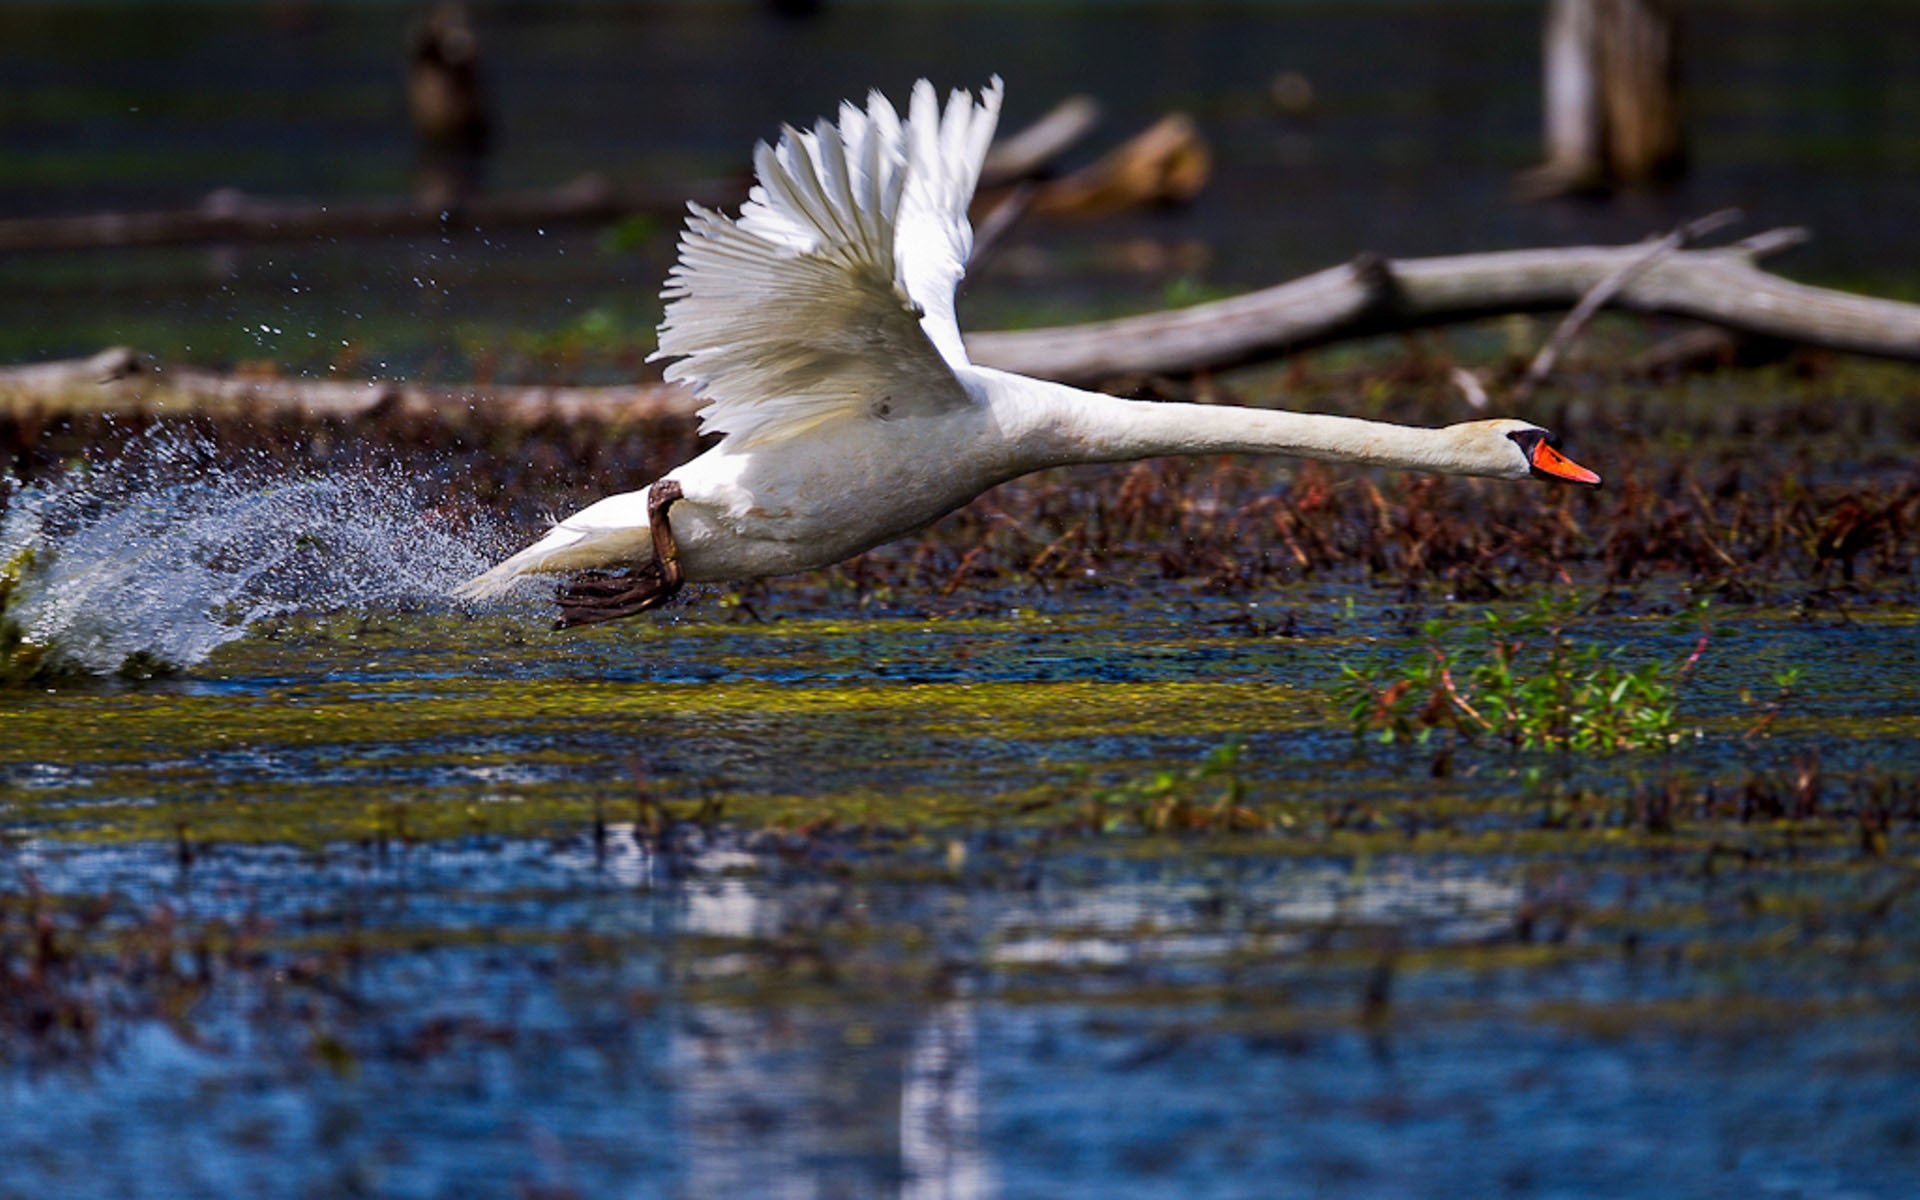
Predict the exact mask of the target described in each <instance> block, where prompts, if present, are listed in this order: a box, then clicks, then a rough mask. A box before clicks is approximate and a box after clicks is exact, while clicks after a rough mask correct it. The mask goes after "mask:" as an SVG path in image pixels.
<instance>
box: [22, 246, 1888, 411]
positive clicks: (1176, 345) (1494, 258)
mask: <svg viewBox="0 0 1920 1200" xmlns="http://www.w3.org/2000/svg"><path fill="white" fill-rule="evenodd" d="M1801 236H1803V235H1801V234H1799V233H1798V231H1791V230H1775V231H1773V232H1771V233H1766V234H1761V235H1759V236H1757V237H1753V238H1749V239H1747V240H1746V241H1743V242H1740V243H1737V244H1735V245H1733V246H1730V247H1725V248H1721V249H1714V250H1675V251H1672V252H1671V253H1668V254H1666V255H1665V256H1664V257H1657V258H1655V259H1653V260H1652V261H1649V258H1650V256H1649V253H1648V251H1649V244H1648V243H1640V244H1637V245H1631V246H1599V247H1571V248H1564V249H1550V250H1510V251H1501V252H1497V253H1492V254H1468V255H1460V256H1457V257H1451V258H1422V259H1404V260H1399V261H1388V260H1385V259H1379V258H1366V259H1362V260H1357V261H1355V262H1353V263H1350V264H1347V265H1344V266H1340V267H1334V268H1332V269H1330V270H1326V271H1321V272H1319V273H1317V274H1314V275H1309V276H1306V277H1305V278H1303V279H1297V280H1294V281H1292V282H1290V283H1283V284H1280V285H1279V286H1277V287H1272V288H1267V289H1265V290H1264V291H1258V292H1252V293H1249V294H1247V295H1244V296H1238V297H1235V298H1233V299H1230V300H1219V301H1214V302H1212V303H1209V304H1200V305H1195V306H1194V307H1192V308H1184V309H1177V310H1174V311H1171V312H1158V313H1148V314H1145V315H1142V316H1137V317H1125V318H1121V319H1119V320H1114V321H1100V322H1095V323H1092V324H1086V325H1071V326H1062V327H1058V328H1053V329H1035V330H1028V331H1024V332H1017V333H982V334H976V335H974V336H973V337H971V338H969V339H968V342H967V344H968V348H969V350H970V352H971V353H972V355H973V358H974V361H976V362H978V363H981V364H982V365H985V366H992V367H999V368H1002V369H1005V370H1013V371H1022V372H1025V373H1027V374H1030V375H1037V376H1041V377H1043V378H1049V379H1059V380H1063V381H1067V382H1074V383H1098V382H1100V381H1102V380H1106V379H1113V378H1117V377H1121V376H1140V375H1182V374H1190V373H1193V372H1199V371H1209V370H1217V369H1221V368H1225V367H1230V366H1236V365H1239V364H1243V363H1248V362H1252V361H1256V360H1259V359H1263V358H1269V357H1272V356H1275V355H1279V354H1284V353H1287V352H1289V351H1293V350H1298V349H1301V348H1304V347H1307V346H1313V345H1320V344H1324V343H1327V342H1331V341H1335V340H1338V339H1340V338H1345V337H1358V336H1362V335H1367V334H1376V333H1383V332H1390V331H1396V330H1404V329H1414V328H1420V327H1425V326H1432V325H1439V324H1443V323H1446V322H1449V321H1461V320H1468V319H1474V318H1480V317H1487V316H1493V315H1497V314H1500V313H1508V312H1519V311H1533V310H1540V309H1551V308H1559V307H1566V306H1569V305H1573V304H1576V303H1578V302H1579V300H1580V299H1581V298H1582V297H1583V296H1588V295H1591V294H1593V291H1594V289H1595V288H1596V287H1597V286H1599V285H1600V284H1602V283H1604V282H1607V281H1609V280H1615V279H1620V280H1622V282H1621V283H1620V285H1619V291H1618V292H1617V293H1616V294H1615V295H1614V297H1613V301H1612V303H1613V304H1614V305H1615V306H1616V307H1620V308H1625V309H1629V310H1631V311H1635V312H1642V313H1661V314H1667V315H1676V316H1685V317H1692V318H1695V319H1698V320H1701V321H1706V322H1710V323H1712V324H1715V325H1718V326H1721V327H1723V328H1726V329H1729V330H1733V331H1735V332H1737V333H1740V334H1743V335H1746V336H1749V337H1755V338H1765V339H1770V340H1773V341H1777V342H1783V343H1793V344H1799V345H1808V346H1820V347H1825V348H1828V349H1833V350H1841V351H1847V352H1850V353H1855V354H1867V355H1874V356H1878V357H1882V358H1893V359H1902V360H1906V361H1920V305H1912V304H1904V303H1901V302H1899V301H1894V300H1878V299H1874V298H1871V297H1867V296H1857V295H1854V294H1852V293H1850V292H1842V291H1836V290H1834V289H1831V288H1819V287H1811V286H1808V285H1806V284H1800V283H1794V282H1791V281H1789V280H1786V279H1782V278H1780V277H1779V276H1777V275H1772V274H1769V273H1767V272H1765V271H1762V270H1760V269H1759V268H1758V267H1757V266H1755V265H1754V259H1755V258H1757V257H1759V256H1761V255H1764V254H1767V253H1771V252H1773V251H1776V250H1779V249H1782V248H1784V247H1785V246H1787V245H1791V244H1793V243H1794V242H1796V241H1797V240H1798V239H1799V237H1801ZM1641 267H1644V269H1642V270H1639V271H1638V273H1637V274H1635V273H1634V269H1636V268H1641ZM1463 386H1464V385H1463ZM1469 395H1471V390H1470V389H1469ZM693 409H694V404H693V401H692V398H691V397H690V396H689V395H688V394H687V393H686V392H685V391H684V390H683V389H681V388H679V387H676V386H674V385H670V384H665V383H636V384H631V385H628V386H624V387H498V386H492V385H479V384H468V385H427V384H407V383H398V382H394V381H364V382H352V383H349V382H340V381H333V380H308V379H283V378H273V377H266V378H262V377H255V376H249V375H224V374H220V373H217V372H212V371H205V370H199V369H195V368H191V367H172V366H158V365H150V364H143V361H142V360H141V359H140V358H139V356H137V355H135V354H133V353H132V352H131V351H128V350H124V349H121V350H111V351H107V352H105V353H104V354H101V355H97V356H95V357H94V358H91V359H85V360H81V361H78V362H64V363H46V364H41V365H35V366H25V367H12V368H6V369H0V412H9V413H15V414H18V413H25V412H48V411H56V412H58V411H87V410H92V411H116V412H126V411H139V412H176V413H187V412H195V413H215V414H233V415H245V416H258V415H270V414H274V413H289V414H293V415H307V416H317V417H351V416H358V415H362V414H366V413H372V412H375V411H382V412H389V411H398V412H400V413H405V414H417V415H420V416H423V417H426V416H432V417H435V418H439V419H445V418H447V417H448V416H450V415H451V414H463V415H464V414H471V415H472V416H473V417H474V418H476V419H485V420H494V421H502V422H506V423H510V424H532V423H537V422H541V421H548V420H554V421H571V420H581V419H597V420H608V421H621V420H645V419H649V418H655V417H663V416H685V415H688V414H690V413H691V412H692V411H693Z"/></svg>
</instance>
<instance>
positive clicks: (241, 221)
mask: <svg viewBox="0 0 1920 1200" xmlns="http://www.w3.org/2000/svg"><path fill="white" fill-rule="evenodd" d="M1098 116H1099V109H1098V107H1097V106H1095V105H1093V103H1092V102H1091V101H1089V100H1087V99H1086V98H1085V97H1069V98H1068V99H1067V100H1064V101H1062V102H1061V104H1060V105H1059V106H1058V107H1057V108H1055V109H1054V110H1053V111H1052V112H1050V113H1048V114H1047V115H1046V116H1043V117H1042V118H1040V120H1039V121H1037V122H1036V123H1035V124H1034V125H1032V126H1030V127H1028V128H1027V129H1025V130H1022V131H1021V132H1019V133H1016V134H1013V135H1011V136H1009V137H1008V138H1006V139H1004V140H1003V141H1002V142H998V143H996V144H995V147H994V153H995V155H997V157H990V161H989V165H988V170H987V171H986V173H985V174H984V175H983V177H982V181H981V182H982V186H1003V185H1007V184H1013V183H1017V182H1019V181H1020V180H1022V179H1025V178H1029V177H1031V176H1033V175H1036V174H1039V173H1042V172H1044V171H1045V170H1047V169H1048V168H1049V167H1050V166H1051V164H1052V163H1053V162H1054V160H1055V159H1057V158H1058V157H1059V156H1060V155H1062V154H1064V153H1066V152H1067V150H1069V149H1071V148H1072V147H1073V146H1074V145H1075V144H1076V143H1077V142H1079V141H1080V139H1082V138H1084V137H1085V136H1086V135H1087V133H1088V131H1089V130H1091V129H1092V127H1093V122H1094V121H1095V120H1097V119H1098ZM745 198H746V179H745V177H744V176H743V177H741V178H740V179H738V180H709V181H706V182H703V183H695V184H691V185H675V186H674V187H672V188H671V189H668V188H632V187H620V186H616V185H615V184H614V183H613V182H612V181H610V180H608V179H607V178H606V177H604V176H601V175H583V176H581V177H580V178H578V179H575V180H574V181H573V182H571V183H568V184H565V185H563V186H561V187H557V188H547V189H542V190H538V191H523V192H509V193H505V194H502V195H498V196H474V197H469V198H465V199H461V200H459V201H456V202H453V203H450V204H447V205H444V206H443V205H439V204H428V203H423V202H421V201H418V200H414V199H404V198H384V199H382V198H371V199H358V200H352V199H350V200H335V201H330V202H327V203H324V204H323V203H318V202H316V201H311V200H270V199H263V198H261V197H258V196H249V195H246V194H245V193H242V192H238V191H233V190H231V189H224V190H221V191H217V192H214V193H212V194H211V195H209V196H208V197H207V198H206V199H205V200H203V201H202V202H201V203H200V205H199V206H198V207H196V208H189V209H176V210H171V211H164V212H144V213H91V214H87V215H84V216H67V217H15V218H9V219H5V220H0V253H7V252H19V251H28V250H86V249H111V248H122V247H131V246H176V245H193V244H197V243H201V242H261V241H302V240H314V239H321V238H341V237H383V236H391V235H398V234H423V233H465V232H469V231H472V230H476V229H484V230H488V231H497V230H503V229H530V228H536V227H542V226H549V225H555V226H558V225H569V224H576V225H577V224H603V223H605V222H609V221H616V220H619V219H621V218H622V217H628V216H634V215H641V214H644V215H650V216H657V217H662V218H666V219H669V220H674V221H677V220H679V218H680V216H681V215H682V214H684V213H685V212H686V209H687V202H688V201H690V200H691V201H697V202H699V203H701V204H704V205H707V206H708V207H710V208H721V207H730V206H734V205H738V204H739V203H740V202H741V201H742V200H744V199H745Z"/></svg>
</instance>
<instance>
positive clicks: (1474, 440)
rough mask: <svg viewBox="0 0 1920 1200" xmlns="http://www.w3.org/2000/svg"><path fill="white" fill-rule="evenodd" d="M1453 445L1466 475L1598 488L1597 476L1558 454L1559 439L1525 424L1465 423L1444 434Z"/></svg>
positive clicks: (1509, 421)
mask: <svg viewBox="0 0 1920 1200" xmlns="http://www.w3.org/2000/svg"><path fill="white" fill-rule="evenodd" d="M1447 432H1448V433H1450V434H1451V435H1453V438H1454V439H1455V442H1456V449H1457V452H1458V453H1459V455H1460V458H1461V461H1462V462H1463V463H1470V464H1472V466H1471V467H1470V468H1469V470H1468V471H1467V472H1466V473H1468V474H1473V475H1491V476H1493V477H1494V478H1496V479H1525V478H1527V477H1528V476H1530V475H1531V476H1533V477H1534V478H1536V479H1551V480H1554V481H1556V482H1559V483H1577V484H1579V485H1580V486H1582V487H1596V488H1597V487H1599V486H1600V477H1599V476H1598V475H1596V474H1594V473H1593V472H1592V471H1589V470H1587V469H1586V468H1585V467H1583V466H1581V465H1580V464H1579V463H1577V462H1574V461H1573V460H1572V459H1570V458H1568V457H1567V456H1566V455H1564V454H1562V453H1560V439H1559V438H1557V437H1555V436H1553V435H1552V434H1551V433H1548V432H1547V431H1546V430H1544V429H1542V428H1540V427H1539V426H1538V425H1530V424H1528V423H1527V422H1525V421H1514V420H1504V419H1503V420H1497V421H1468V422H1467V423H1465V424H1463V425H1455V426H1452V427H1451V428H1449V429H1448V431H1447Z"/></svg>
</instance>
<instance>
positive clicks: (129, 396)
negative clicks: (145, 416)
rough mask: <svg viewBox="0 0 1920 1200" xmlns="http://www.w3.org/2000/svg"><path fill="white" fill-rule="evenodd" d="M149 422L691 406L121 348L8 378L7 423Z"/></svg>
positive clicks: (520, 420)
mask: <svg viewBox="0 0 1920 1200" xmlns="http://www.w3.org/2000/svg"><path fill="white" fill-rule="evenodd" d="M49 410H51V411H54V412H60V413H77V412H100V413H151V414H175V415H186V414H192V415H195V416H210V417H242V418H261V417H297V418H304V419H335V420H339V419H348V418H358V417H370V416H375V415H380V416H397V417H403V418H417V419H424V420H431V421H447V420H449V419H459V418H462V417H471V418H472V419H474V420H476V421H479V422H485V423H498V424H506V425H520V426H529V425H539V424H542V423H546V422H555V423H559V424H566V423H569V422H574V421H581V420H594V421H606V422H623V421H645V420H652V419H657V418H661V417H678V418H685V417H688V416H690V415H691V414H692V413H693V410H694V402H693V397H692V396H691V395H690V394H689V393H688V392H687V390H686V389H685V388H682V387H680V386H678V385H676V384H670V383H636V384H628V385H625V386H619V387H501V386H496V385H492V384H484V385H483V384H419V383H402V382H399V381H396V380H389V379H365V380H351V381H349V380H331V379H284V378H279V377H272V376H254V375H242V374H224V373H221V372H218V371H207V370H203V369H201V368H198V367H182V366H168V365H165V364H158V363H153V362H151V361H149V360H147V359H145V358H143V357H142V356H140V355H138V354H136V353H134V352H133V351H131V350H129V349H126V348H125V347H115V348H113V349H111V350H105V351H102V352H101V353H99V354H96V355H94V356H93V357H92V358H87V359H79V360H76V361H68V362H53V363H38V364H35V365H32V366H25V367H7V368H4V369H0V414H8V415H16V416H17V415H22V414H26V413H34V412H46V411H49Z"/></svg>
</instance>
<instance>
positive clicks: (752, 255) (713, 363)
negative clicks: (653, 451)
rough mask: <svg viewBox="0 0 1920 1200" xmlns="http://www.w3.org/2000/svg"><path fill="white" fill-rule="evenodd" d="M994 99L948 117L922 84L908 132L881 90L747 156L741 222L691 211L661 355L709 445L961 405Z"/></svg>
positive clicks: (671, 281) (961, 95) (669, 293)
mask: <svg viewBox="0 0 1920 1200" xmlns="http://www.w3.org/2000/svg"><path fill="white" fill-rule="evenodd" d="M1000 94H1001V88H1000V81H999V80H998V79H997V78H996V79H995V80H993V81H992V82H991V83H990V84H989V85H988V86H987V88H986V90H985V91H983V92H982V93H981V96H980V99H979V100H978V101H977V102H976V101H975V100H974V98H973V97H972V96H971V95H969V94H967V93H965V92H955V93H954V94H953V96H952V98H951V99H950V100H949V101H948V102H947V106H946V111H945V112H944V113H943V112H942V111H941V109H940V105H939V102H938V100H937V99H936V97H935V95H934V91H933V86H932V85H931V84H929V83H927V82H926V81H925V80H922V81H920V82H919V83H918V84H916V85H914V89H913V100H912V103H911V105H910V106H909V107H908V110H907V119H906V120H905V121H904V122H903V121H901V119H900V117H899V115H898V114H897V113H896V112H895V111H894V108H893V106H892V105H891V104H889V103H888V102H887V100H886V98H885V97H883V96H881V95H880V94H879V93H878V92H875V93H873V94H872V95H871V96H870V97H869V98H868V100H867V107H866V108H865V109H864V110H862V109H859V108H856V107H855V106H854V105H852V104H850V103H849V104H843V105H842V106H841V107H840V120H839V124H838V125H837V126H836V125H835V124H834V123H832V122H830V121H824V120H823V121H821V122H820V123H819V124H818V125H816V126H815V127H814V128H813V129H811V130H806V131H803V130H797V129H791V128H789V129H788V130H786V131H785V133H784V134H783V135H782V136H781V138H780V143H779V145H777V146H768V145H766V144H765V143H762V144H761V145H760V146H758V147H756V149H755V153H754V168H755V172H756V174H757V175H758V178H759V182H758V184H757V185H756V186H755V187H754V189H753V191H752V193H751V195H750V197H749V199H748V200H747V203H746V205H745V206H744V207H743V208H742V209H741V212H740V216H739V218H738V219H737V220H735V219H732V218H729V217H726V216H723V215H721V214H719V213H716V212H712V211H710V210H708V209H704V208H701V207H699V206H697V205H696V206H694V208H693V215H692V216H691V217H690V218H688V221H687V229H686V232H685V233H684V234H682V235H681V238H680V261H679V262H678V263H677V264H675V266H674V268H673V270H672V272H671V273H670V274H669V275H668V277H667V285H666V289H665V291H664V292H663V295H664V296H665V297H666V299H667V301H668V303H667V312H666V319H665V320H664V321H662V322H661V325H660V349H659V350H658V351H657V352H656V353H655V357H656V358H674V359H677V360H678V361H677V362H674V363H673V364H672V365H671V366H669V367H668V368H667V372H666V375H667V378H668V379H684V380H686V381H687V382H689V383H690V384H692V385H693V388H694V392H695V394H696V395H698V396H699V397H701V398H702V399H704V400H706V402H707V404H706V407H705V408H704V409H703V410H702V412H701V430H702V431H703V432H719V433H725V434H728V435H730V437H731V438H733V439H735V440H738V441H741V442H749V441H756V442H758V441H767V440H772V439H776V438H783V437H790V436H792V435H794V434H796V433H800V432H803V431H805V430H807V429H810V428H812V427H813V426H815V425H817V424H819V423H820V422H821V421H824V420H827V419H828V418H831V417H835V416H839V415H842V414H846V413H859V412H866V413H871V414H875V415H880V414H881V413H883V412H884V413H886V414H889V415H900V416H905V415H911V414H916V413H919V414H931V413H936V412H939V411H942V410H943V409H946V408H949V407H952V406H956V405H964V404H969V403H971V400H970V399H969V398H968V396H967V393H966V391H965V389H964V388H962V387H961V385H960V382H959V380H958V379H956V378H955V377H954V370H955V369H956V368H958V367H962V366H965V365H966V362H967V357H966V350H965V349H964V347H963V346H962V345H961V342H960V329H959V326H958V325H957V324H956V323H955V321H954V314H953V294H954V289H955V288H956V287H957V286H958V285H959V282H960V277H961V276H962V275H963V274H964V273H965V271H966V263H967V256H968V255H969V254H970V253H971V251H972V247H973V229H972V227H971V226H970V225H969V224H968V223H967V204H968V202H969V201H970V200H971V199H972V197H973V189H974V185H975V183H976V182H978V180H979V177H980V164H981V162H982V161H983V160H984V159H985V157H986V153H987V145H988V143H989V142H990V141H991V140H992V139H993V127H994V123H995V121H996V120H997V119H998V117H999V112H1000Z"/></svg>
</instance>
